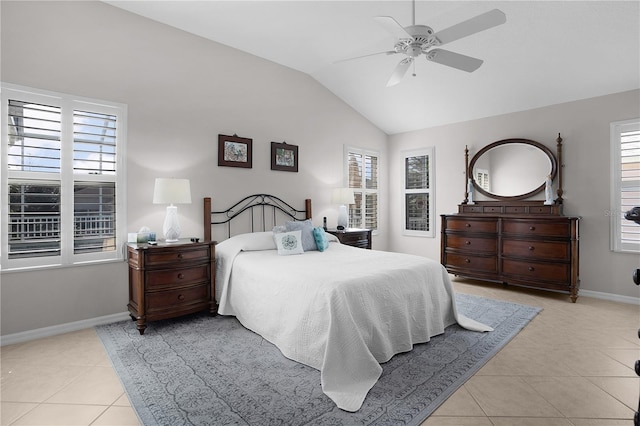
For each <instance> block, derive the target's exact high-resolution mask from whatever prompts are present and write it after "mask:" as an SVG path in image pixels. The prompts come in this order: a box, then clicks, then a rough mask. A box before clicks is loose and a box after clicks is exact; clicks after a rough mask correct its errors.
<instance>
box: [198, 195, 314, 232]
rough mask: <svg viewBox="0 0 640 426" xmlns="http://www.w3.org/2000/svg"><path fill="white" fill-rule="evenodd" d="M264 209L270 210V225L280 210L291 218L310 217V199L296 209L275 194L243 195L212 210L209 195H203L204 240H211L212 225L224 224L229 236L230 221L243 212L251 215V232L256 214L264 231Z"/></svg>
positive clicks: (301, 218)
mask: <svg viewBox="0 0 640 426" xmlns="http://www.w3.org/2000/svg"><path fill="white" fill-rule="evenodd" d="M255 209H258V212H257V213H255V212H254V210H255ZM266 211H271V212H272V215H271V218H272V219H271V220H272V226H275V225H276V223H275V222H276V213H277V212H281V213H282V214H283V215H285V217H288V218H291V219H293V220H305V219H311V199H310V198H307V199H306V200H304V209H303V210H298V209H296V208H294V207H292V206H291V205H290V204H289V203H287V202H285V201H283V200H282V199H281V198H279V197H276V196H275V195H270V194H254V195H249V196H248V197H244V198H243V199H242V200H240V201H238V202H237V203H235V204H234V205H233V206H231V207H229V208H228V209H226V210H221V211H212V210H211V197H205V198H204V207H203V219H204V222H203V227H204V240H205V241H211V226H212V225H223V224H226V225H227V233H228V236H229V237H231V221H233V220H234V219H236V218H237V217H238V216H240V215H242V214H243V213H245V212H248V214H250V215H251V232H254V231H255V229H254V219H255V216H256V215H257V216H258V222H260V221H261V222H262V231H265V230H266V228H267V223H266V215H265V212H266Z"/></svg>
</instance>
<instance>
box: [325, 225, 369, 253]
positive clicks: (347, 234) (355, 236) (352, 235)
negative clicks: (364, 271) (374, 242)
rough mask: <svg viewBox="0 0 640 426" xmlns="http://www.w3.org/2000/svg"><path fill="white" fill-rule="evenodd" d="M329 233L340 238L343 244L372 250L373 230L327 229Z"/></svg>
mask: <svg viewBox="0 0 640 426" xmlns="http://www.w3.org/2000/svg"><path fill="white" fill-rule="evenodd" d="M327 232H328V233H330V234H332V235H335V236H336V237H338V240H340V242H341V243H342V244H346V245H348V246H353V247H359V248H363V249H369V250H371V229H359V228H347V229H345V230H342V231H339V230H337V229H327Z"/></svg>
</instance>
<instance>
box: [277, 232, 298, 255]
mask: <svg viewBox="0 0 640 426" xmlns="http://www.w3.org/2000/svg"><path fill="white" fill-rule="evenodd" d="M301 234H302V232H301V231H292V232H281V233H279V234H275V235H274V236H273V239H274V240H275V242H276V246H277V247H278V254H279V255H281V256H288V255H290V254H302V253H304V250H303V249H302V236H301Z"/></svg>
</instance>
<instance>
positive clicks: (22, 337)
mask: <svg viewBox="0 0 640 426" xmlns="http://www.w3.org/2000/svg"><path fill="white" fill-rule="evenodd" d="M579 295H580V296H586V297H593V298H594V299H602V300H608V301H611V302H620V303H627V304H630V305H640V298H638V297H631V296H621V295H618V294H611V293H603V292H600V291H592V290H580V293H579ZM128 318H130V316H129V312H120V313H117V314H111V315H105V316H102V317H97V318H90V319H86V320H82V321H75V322H69V323H66V324H59V325H53V326H51V327H43V328H37V329H35V330H28V331H23V332H20V333H14V334H7V335H6V336H0V346H5V345H13V344H15V343H22V342H28V341H29V340H35V339H41V338H43V337H50V336H55V335H57V334H63V333H69V332H72V331H78V330H82V329H85V328H90V327H95V326H96V325H102V324H110V323H112V322H117V321H122V320H126V319H128Z"/></svg>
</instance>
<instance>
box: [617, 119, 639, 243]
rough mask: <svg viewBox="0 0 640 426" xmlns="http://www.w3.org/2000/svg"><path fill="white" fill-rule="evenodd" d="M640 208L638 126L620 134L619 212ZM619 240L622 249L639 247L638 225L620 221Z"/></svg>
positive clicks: (625, 220)
mask: <svg viewBox="0 0 640 426" xmlns="http://www.w3.org/2000/svg"><path fill="white" fill-rule="evenodd" d="M633 207H640V126H638V125H636V126H635V128H631V127H630V128H628V129H626V130H624V131H621V132H620V211H621V213H622V214H623V215H624V212H627V211H629V210H631V209H632V208H633ZM620 240H621V243H622V246H623V247H627V248H631V247H636V248H637V247H638V246H640V225H638V224H637V223H635V222H632V221H630V220H627V219H624V217H623V218H622V219H621V226H620Z"/></svg>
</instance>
